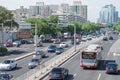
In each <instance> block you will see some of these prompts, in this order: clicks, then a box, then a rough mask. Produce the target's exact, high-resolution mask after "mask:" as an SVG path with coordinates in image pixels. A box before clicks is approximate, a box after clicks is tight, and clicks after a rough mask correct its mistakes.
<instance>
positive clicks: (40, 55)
mask: <svg viewBox="0 0 120 80" xmlns="http://www.w3.org/2000/svg"><path fill="white" fill-rule="evenodd" d="M33 57H38V58H45V57H46V54H45V52H44V51H43V50H39V51H36V52H35V54H33Z"/></svg>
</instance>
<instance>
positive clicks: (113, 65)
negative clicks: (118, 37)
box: [107, 63, 116, 67]
mask: <svg viewBox="0 0 120 80" xmlns="http://www.w3.org/2000/svg"><path fill="white" fill-rule="evenodd" d="M115 66H116V64H109V63H108V64H107V67H115Z"/></svg>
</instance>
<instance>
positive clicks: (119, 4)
mask: <svg viewBox="0 0 120 80" xmlns="http://www.w3.org/2000/svg"><path fill="white" fill-rule="evenodd" d="M73 1H81V2H82V5H87V6H88V20H89V21H91V22H96V21H97V19H98V18H99V12H100V10H101V8H102V7H103V6H105V5H109V4H113V5H114V6H115V7H116V10H117V11H118V12H119V16H120V0H0V6H4V7H6V8H7V9H9V10H15V9H19V7H20V6H24V7H25V8H29V6H31V5H36V2H44V3H45V5H51V4H58V5H60V4H61V3H68V4H70V5H72V4H73Z"/></svg>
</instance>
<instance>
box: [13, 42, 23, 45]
mask: <svg viewBox="0 0 120 80" xmlns="http://www.w3.org/2000/svg"><path fill="white" fill-rule="evenodd" d="M21 44H22V43H21V42H20V41H14V42H13V46H18V45H21Z"/></svg>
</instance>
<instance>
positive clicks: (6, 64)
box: [0, 59, 17, 70]
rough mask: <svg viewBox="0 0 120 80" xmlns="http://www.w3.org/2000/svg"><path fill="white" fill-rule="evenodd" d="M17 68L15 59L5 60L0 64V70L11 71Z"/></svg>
mask: <svg viewBox="0 0 120 80" xmlns="http://www.w3.org/2000/svg"><path fill="white" fill-rule="evenodd" d="M16 67H17V62H16V60H15V59H6V60H4V61H3V62H2V63H0V70H12V69H13V68H16Z"/></svg>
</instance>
